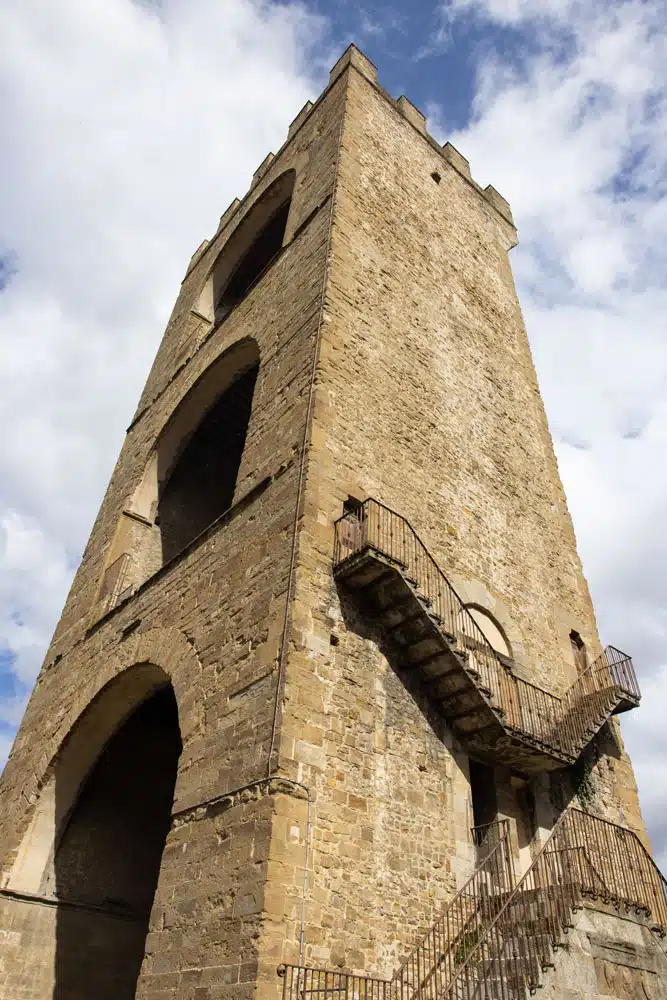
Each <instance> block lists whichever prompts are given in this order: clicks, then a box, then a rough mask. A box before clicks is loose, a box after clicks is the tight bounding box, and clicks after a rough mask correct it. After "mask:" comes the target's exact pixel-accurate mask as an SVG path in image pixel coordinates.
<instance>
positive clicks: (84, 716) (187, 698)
mask: <svg viewBox="0 0 667 1000" xmlns="http://www.w3.org/2000/svg"><path fill="white" fill-rule="evenodd" d="M200 674H201V664H200V662H199V658H198V657H197V655H196V652H195V650H194V648H193V647H192V645H191V644H190V643H189V642H188V641H187V639H186V638H185V636H184V635H183V633H182V632H180V631H179V630H178V629H176V628H167V629H160V628H156V629H150V630H148V631H146V632H143V633H139V634H137V636H136V637H130V638H129V639H128V640H127V644H126V645H123V646H122V647H121V648H120V650H119V654H118V655H117V656H116V657H113V658H111V659H110V660H108V661H106V662H104V663H101V664H100V670H99V671H98V672H97V673H96V674H95V675H94V676H93V677H92V678H91V679H90V680H89V682H88V683H87V684H85V685H83V686H82V688H81V691H80V692H79V696H78V698H77V702H76V705H75V706H73V710H72V712H71V713H69V714H68V718H67V721H65V722H63V725H62V727H61V729H60V732H59V734H58V736H57V737H56V739H55V745H56V748H57V749H56V751H55V753H54V754H53V755H52V756H51V759H50V760H49V761H48V763H47V765H46V767H45V769H44V773H43V775H42V778H41V780H40V783H39V792H38V795H37V799H36V802H35V804H34V807H33V810H32V815H31V817H30V819H29V822H28V826H27V829H26V832H25V834H24V836H23V837H22V840H21V844H20V846H19V849H18V852H17V855H16V859H15V861H14V864H13V865H12V869H11V872H10V873H9V877H8V880H7V888H9V889H11V890H15V891H19V892H28V893H39V891H40V887H41V886H42V885H43V882H44V877H45V876H44V873H45V871H46V868H47V866H48V865H49V864H50V863H52V860H53V857H54V849H55V846H56V845H57V843H58V841H59V839H60V837H61V835H62V831H63V828H64V826H65V824H66V823H67V820H68V817H69V815H70V814H71V811H72V809H73V808H74V806H75V803H76V800H77V797H78V795H79V793H80V791H81V788H82V787H83V785H84V783H85V781H86V779H87V778H88V776H89V775H90V773H91V772H92V770H93V768H94V766H95V764H96V763H97V761H98V760H99V758H100V755H101V754H102V752H103V750H104V748H105V746H106V745H107V744H108V742H109V740H110V739H111V738H112V737H113V735H114V733H116V732H117V731H118V730H119V729H120V728H121V726H122V725H123V724H124V722H126V721H127V719H128V718H129V716H130V715H131V714H132V713H133V712H134V711H135V710H136V709H137V708H138V707H139V706H140V705H141V704H142V703H143V702H145V701H146V700H148V699H149V698H150V697H151V696H152V695H153V694H155V693H156V692H157V691H158V690H159V689H160V688H164V687H167V686H169V685H170V686H171V687H172V688H173V691H174V697H175V700H176V705H177V710H178V724H179V728H180V733H181V741H182V744H183V749H184V750H187V751H188V755H189V753H190V752H191V748H192V744H193V742H194V741H195V740H196V739H198V738H199V736H200V735H201V731H202V727H203V721H204V717H203V706H202V704H201V699H200V698H199V697H198V689H199V684H198V681H199V677H200ZM182 776H183V771H182V768H179V772H178V775H177V779H176V789H175V793H174V799H175V801H178V799H179V797H180V794H181V792H180V788H181V785H182Z"/></svg>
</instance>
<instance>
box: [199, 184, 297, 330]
mask: <svg viewBox="0 0 667 1000" xmlns="http://www.w3.org/2000/svg"><path fill="white" fill-rule="evenodd" d="M295 182H296V172H295V171H294V170H286V171H285V173H283V174H281V175H280V176H279V177H276V179H275V180H274V181H273V182H272V183H271V184H270V185H269V186H268V187H267V188H266V190H265V191H263V192H262V194H261V195H260V196H259V198H258V199H257V201H256V202H255V203H254V204H253V205H252V206H251V207H250V209H249V210H248V212H247V213H246V215H245V216H244V217H243V218H242V219H241V220H240V222H239V224H238V225H237V227H236V229H235V230H234V232H233V233H232V234H231V236H230V237H229V239H228V240H227V242H226V243H225V245H224V246H223V248H222V250H221V251H220V253H219V254H218V256H217V257H216V259H215V262H214V264H213V266H212V268H211V270H210V272H209V275H208V278H207V280H206V282H205V284H204V288H203V289H202V292H201V295H200V297H199V301H198V305H197V311H198V312H199V313H201V314H202V315H203V316H205V317H206V318H207V319H209V320H210V321H211V322H213V323H215V324H216V325H217V324H219V323H221V322H222V321H223V320H224V319H225V318H226V317H227V316H228V315H229V313H230V312H232V310H233V309H234V308H235V307H236V306H237V305H238V304H239V303H240V302H242V301H243V299H244V298H245V297H246V296H247V295H248V293H249V292H250V291H251V289H252V288H253V287H254V286H255V285H256V284H257V282H258V281H259V280H260V278H261V277H262V275H263V274H264V273H265V271H266V270H267V269H268V268H269V267H270V265H271V264H272V262H273V261H274V260H275V259H276V257H278V255H279V254H280V251H281V250H282V247H283V243H284V240H285V234H286V232H287V223H288V219H289V212H290V205H291V202H292V195H293V192H294V186H295Z"/></svg>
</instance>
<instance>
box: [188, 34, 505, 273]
mask: <svg viewBox="0 0 667 1000" xmlns="http://www.w3.org/2000/svg"><path fill="white" fill-rule="evenodd" d="M350 68H351V69H354V70H355V71H356V72H358V73H360V74H361V75H362V76H363V77H364V78H365V79H366V80H368V82H369V83H370V84H371V85H372V86H373V87H375V88H376V90H377V91H378V92H379V93H381V94H382V95H383V97H384V98H385V100H387V101H388V102H389V103H390V104H391V105H392V106H393V107H394V108H395V109H396V111H397V112H398V113H399V114H400V115H401V116H402V117H403V118H404V119H405V120H406V121H407V122H409V123H410V125H412V127H413V128H414V129H416V130H417V131H418V132H419V133H420V134H421V135H423V136H424V139H425V141H426V142H428V144H429V145H430V146H431V148H432V149H433V150H434V151H435V152H437V153H439V154H440V156H442V158H443V159H444V160H446V162H447V163H448V164H449V165H450V166H451V167H453V169H454V170H456V172H457V173H458V174H460V176H461V177H463V178H464V179H465V180H466V181H467V182H468V183H469V184H471V185H472V186H473V187H474V188H475V190H476V191H478V192H479V194H480V196H481V197H482V198H484V199H485V200H486V201H487V202H488V204H489V205H491V206H492V208H493V209H494V210H495V211H496V212H498V214H499V215H500V216H502V218H503V219H504V220H505V222H507V223H508V224H509V225H510V226H512V228H514V219H513V217H512V211H511V209H510V206H509V203H508V202H507V200H506V199H505V198H503V196H502V195H501V194H499V192H498V191H496V189H495V188H494V187H493V186H492V185H491V184H489V185H488V186H487V187H486V188H482V187H481V186H480V185H479V184H478V183H477V182H476V181H475V180H473V178H472V175H471V173H470V164H469V163H468V160H467V159H466V158H465V156H463V155H462V154H461V153H459V151H458V150H457V149H456V148H455V147H454V146H452V144H451V142H446V143H445V144H444V145H440V143H439V142H438V141H437V140H436V139H435V138H434V137H433V136H432V135H431V134H430V133H429V131H428V129H427V123H426V116H425V115H424V114H423V112H421V111H420V110H419V108H418V107H416V105H414V104H413V103H412V101H410V100H409V98H407V97H406V96H405V95H404V94H402V95H401V96H400V97H399V98H398V99H395V98H393V97H392V96H391V94H389V93H388V92H387V91H386V90H385V89H384V88H383V87H382V86H380V84H379V82H378V71H377V68H376V67H375V65H374V64H373V63H372V62H371V61H370V59H368V57H367V56H365V55H364V53H363V52H362V51H361V50H360V49H358V48H357V46H356V45H349V46H348V47H347V49H346V50H345V52H344V53H343V55H342V56H341V57H340V59H339V60H338V62H337V63H336V64H335V66H334V67H333V69H332V70H331V72H330V74H329V84H328V86H327V88H326V89H325V90H324V91H323V93H322V94H321V95H320V96H319V97H318V98H317V100H316V101H315V102H313V101H306V103H305V104H304V106H303V107H302V108H301V110H300V111H299V113H298V115H297V116H296V118H295V119H294V120H293V121H292V123H291V124H290V126H289V129H288V131H287V139H286V142H289V141H290V140H291V139H292V138H294V136H295V135H296V134H297V132H298V131H299V129H300V128H301V126H302V125H303V123H304V122H305V121H306V120H307V118H308V117H309V116H310V114H311V112H312V110H313V108H314V107H315V106H316V105H317V104H319V102H320V101H321V100H322V98H323V97H324V94H326V92H327V91H328V90H329V88H330V87H331V86H332V85H333V84H334V83H335V82H336V80H338V78H339V77H340V76H341V74H342V73H344V72H345V71H346V70H348V69H350ZM281 148H282V147H281ZM274 159H275V156H274V154H273V153H269V154H268V155H267V156H266V157H265V158H264V159H263V160H262V162H261V163H260V165H259V167H258V168H257V170H256V171H255V172H254V174H253V176H252V182H251V184H250V188H249V192H250V191H252V190H253V188H255V187H256V185H257V184H258V183H259V182H260V181H261V179H262V178H263V177H264V175H265V174H266V172H267V171H268V169H269V167H270V166H271V163H272V162H273V160H274ZM249 192H248V193H249ZM240 204H241V201H240V200H239V199H238V198H234V200H233V201H232V203H231V204H230V205H229V207H228V208H227V210H226V211H225V212H224V213H223V215H222V216H221V218H220V223H219V225H218V228H217V231H216V234H215V235H216V236H217V235H218V233H220V232H221V230H222V229H223V228H224V227H225V226H226V225H227V223H228V222H229V220H230V219H231V217H232V216H233V215H234V214H235V212H236V211H237V209H238V207H239V205H240ZM204 249H205V247H204V245H203V244H202V246H201V247H200V248H199V249H198V250H197V251H196V253H195V254H194V256H193V258H192V261H191V262H190V267H189V268H188V272H189V271H190V270H191V269H192V267H193V265H194V263H196V260H198V259H199V257H201V254H202V253H203V250H204Z"/></svg>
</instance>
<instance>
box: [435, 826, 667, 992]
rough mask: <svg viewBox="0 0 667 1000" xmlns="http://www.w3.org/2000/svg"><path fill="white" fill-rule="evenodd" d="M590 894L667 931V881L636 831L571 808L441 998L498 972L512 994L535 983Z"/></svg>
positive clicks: (479, 984)
mask: <svg viewBox="0 0 667 1000" xmlns="http://www.w3.org/2000/svg"><path fill="white" fill-rule="evenodd" d="M584 897H590V898H594V899H600V900H601V901H603V902H605V903H610V904H613V905H615V906H616V907H621V906H623V907H625V909H626V910H628V911H629V910H633V911H634V912H635V913H637V914H643V915H645V916H646V917H650V919H651V928H652V930H654V931H655V932H657V933H658V934H660V935H661V936H664V934H665V932H666V930H667V881H666V880H665V878H664V877H663V875H662V873H661V872H660V870H659V868H658V867H657V865H656V864H655V862H654V861H653V858H652V857H651V855H650V854H649V852H648V851H647V849H646V848H645V846H644V845H643V844H642V842H641V840H640V839H639V837H638V836H637V834H636V833H634V831H632V830H629V829H628V828H627V827H623V826H619V825H618V824H616V823H612V822H610V821H609V820H605V819H602V818H601V817H599V816H593V815H591V814H589V813H585V812H582V811H581V810H580V809H574V808H572V809H568V810H566V811H565V812H564V813H563V814H562V815H561V817H560V819H559V820H558V822H557V823H556V825H555V826H554V828H553V830H552V831H551V834H550V836H549V838H548V839H547V841H546V842H545V844H544V845H543V846H542V848H541V850H540V851H539V853H538V854H537V856H536V857H535V859H534V861H533V863H532V864H531V866H530V868H529V869H528V871H527V872H526V874H525V875H524V876H523V877H522V878H521V880H520V881H519V883H518V884H517V885H516V887H515V888H514V890H513V891H512V892H511V893H509V894H508V895H507V896H506V897H505V899H504V901H503V902H502V905H501V906H499V907H498V909H497V912H496V915H495V917H494V919H493V921H492V922H491V923H490V924H489V926H488V928H487V929H486V930H485V932H484V934H483V935H481V936H480V938H479V940H478V941H476V942H475V945H474V947H472V948H471V949H470V952H469V953H468V954H467V955H466V956H465V957H464V960H463V961H462V962H461V964H460V966H459V968H458V969H456V970H455V972H454V974H453V975H452V977H451V978H450V979H449V981H448V982H447V983H446V984H445V988H444V990H443V992H442V993H441V997H448V998H456V1000H473V998H477V997H479V996H480V988H481V987H482V985H484V986H486V987H490V986H491V984H492V982H497V981H498V979H502V981H503V982H504V984H505V986H506V987H509V989H510V990H511V989H513V990H514V992H509V990H508V993H507V995H508V996H510V997H514V996H516V997H517V998H518V997H524V996H525V990H526V989H529V990H531V991H532V990H534V989H536V988H537V986H539V983H540V978H541V972H542V971H544V970H545V969H546V968H548V967H549V966H551V965H552V964H553V957H552V955H553V950H554V949H555V948H557V947H558V946H559V945H560V944H562V942H563V935H564V933H566V932H567V930H568V928H569V927H570V926H571V922H572V913H573V911H574V910H575V909H576V908H577V907H579V906H581V904H582V900H583V898H584ZM481 995H491V996H493V995H496V994H495V993H494V992H492V991H491V990H489V992H488V993H487V994H484V993H483V992H482V994H481ZM498 995H505V994H503V993H501V992H499V993H498Z"/></svg>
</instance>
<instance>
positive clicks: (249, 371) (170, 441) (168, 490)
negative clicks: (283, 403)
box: [156, 339, 259, 562]
mask: <svg viewBox="0 0 667 1000" xmlns="http://www.w3.org/2000/svg"><path fill="white" fill-rule="evenodd" d="M258 373H259V349H258V347H257V344H256V343H255V341H254V340H249V339H248V340H244V341H242V342H240V343H238V344H235V345H234V346H233V347H232V348H230V349H229V350H228V351H226V352H225V354H223V355H222V357H220V358H219V359H218V360H217V361H216V362H214V364H213V365H211V367H210V368H209V369H208V370H207V371H206V372H205V373H204V374H203V375H202V376H201V378H200V379H199V380H198V381H197V382H196V383H195V385H194V386H193V387H192V389H190V391H189V392H188V394H187V395H186V396H185V398H184V399H183V400H182V402H181V403H180V405H179V407H178V409H177V410H176V412H175V413H174V415H173V416H172V418H171V420H170V421H169V423H168V425H167V427H166V428H165V430H164V431H163V433H162V435H161V436H160V439H159V441H158V445H157V449H156V473H157V491H158V502H157V523H158V525H159V529H160V538H161V544H162V561H163V562H168V561H169V559H172V558H173V557H174V556H175V555H177V554H178V553H179V552H181V551H182V550H183V549H184V548H185V546H186V545H188V544H189V543H190V542H191V541H193V539H195V538H196V537H197V535H199V534H200V533H201V532H202V531H204V529H205V528H207V527H208V526H209V525H210V524H212V523H213V521H215V520H217V518H218V517H220V515H221V514H223V513H224V512H225V511H226V510H227V509H228V508H229V507H230V506H231V505H232V503H233V501H234V493H235V490H236V482H237V478H238V473H239V468H240V465H241V459H242V457H243V449H244V446H245V440H246V435H247V433H248V425H249V422H250V415H251V411H252V402H253V396H254V392H255V384H256V381H257V376H258Z"/></svg>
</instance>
